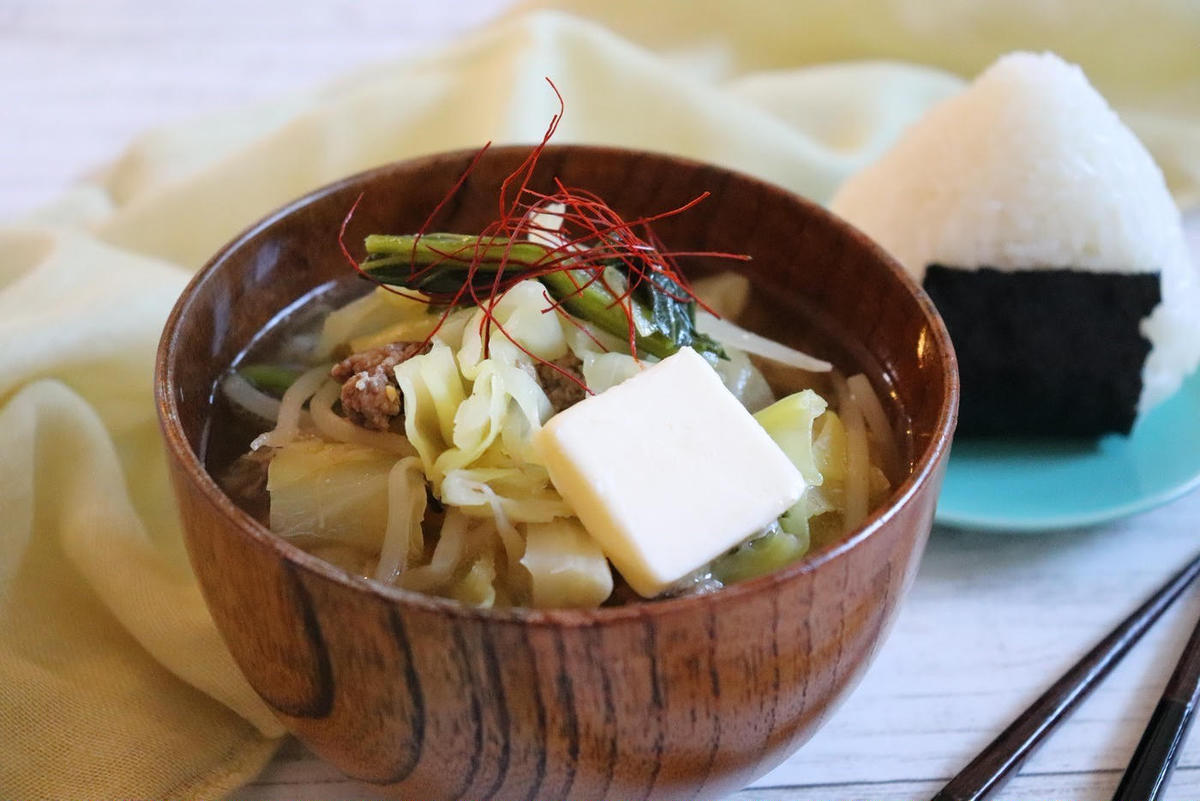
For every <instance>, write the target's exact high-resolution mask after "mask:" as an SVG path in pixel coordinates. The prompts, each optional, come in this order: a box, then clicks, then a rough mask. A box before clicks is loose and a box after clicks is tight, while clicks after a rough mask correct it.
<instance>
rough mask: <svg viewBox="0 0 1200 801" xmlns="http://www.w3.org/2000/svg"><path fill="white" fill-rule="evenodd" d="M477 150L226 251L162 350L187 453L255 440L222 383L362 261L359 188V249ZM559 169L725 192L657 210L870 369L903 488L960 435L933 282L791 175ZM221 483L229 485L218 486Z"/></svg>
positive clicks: (627, 206)
mask: <svg viewBox="0 0 1200 801" xmlns="http://www.w3.org/2000/svg"><path fill="white" fill-rule="evenodd" d="M528 153H529V149H528V148H527V147H507V148H496V149H493V150H491V151H489V152H488V153H487V154H486V155H485V157H484V158H483V159H481V160H480V161H479V162H478V164H477V165H476V166H475V168H474V170H473V171H472V172H471V174H470V175H469V177H468V178H467V179H466V181H465V182H464V183H463V185H462V187H461V189H460V190H459V191H458V192H456V193H454V194H453V196H452V197H451V198H450V199H449V201H448V202H446V203H445V205H444V206H443V207H442V208H441V210H440V211H439V213H438V214H437V216H435V217H434V218H433V220H432V221H431V223H430V225H429V226H428V228H427V230H431V231H434V230H446V231H456V232H466V233H469V232H477V231H479V230H480V229H481V228H482V227H483V226H484V225H485V224H486V223H488V222H490V221H491V220H493V219H495V217H496V216H497V212H498V205H497V187H498V186H499V184H500V182H501V181H502V180H503V178H504V177H505V176H506V175H508V174H509V173H510V172H512V171H513V170H514V169H516V168H517V167H518V166H519V165H520V164H521V162H522V161H523V160H524V159H525V157H526V156H527V155H528ZM474 155H475V154H474V153H473V152H458V153H450V154H442V155H437V156H431V157H427V158H423V159H418V160H415V161H409V162H404V163H399V164H395V165H390V166H387V167H383V168H380V169H377V170H374V171H371V172H368V173H363V174H361V175H358V176H354V177H351V178H348V179H346V180H344V181H342V182H340V183H338V184H335V185H332V186H329V187H326V188H324V189H321V190H318V191H316V192H314V193H312V194H310V195H308V196H306V197H304V198H302V199H300V200H298V201H296V202H295V203H293V204H291V205H289V206H287V207H285V208H283V209H281V210H279V211H277V212H275V213H274V214H272V215H271V216H269V217H268V218H266V219H265V220H264V221H262V222H260V223H259V224H257V225H255V226H253V227H252V228H250V229H249V230H247V231H246V232H245V233H244V234H242V235H241V236H240V237H239V238H237V239H236V240H234V241H233V242H232V243H231V244H230V245H228V246H227V247H226V248H225V249H224V250H222V251H221V252H220V253H218V254H217V255H216V256H215V257H214V258H213V260H212V261H211V262H210V264H209V265H208V266H207V267H206V268H205V269H204V270H203V271H202V272H201V273H200V274H199V275H198V276H197V277H196V279H195V280H194V281H193V283H192V285H191V286H190V287H189V289H188V290H187V291H186V292H185V293H184V296H183V298H182V299H181V301H180V303H179V304H178V306H177V307H176V309H175V311H174V312H173V314H172V317H171V320H170V321H169V322H168V326H167V330H166V333H165V335H164V341H163V347H162V349H161V351H160V361H159V375H158V386H159V393H160V402H161V404H162V406H163V412H164V421H165V424H166V425H167V427H168V429H172V428H175V429H176V430H177V431H178V432H179V433H180V434H181V435H182V439H183V440H186V443H187V445H188V449H189V451H190V453H187V454H181V456H182V457H183V458H184V459H185V460H188V461H191V462H194V463H195V464H196V465H197V466H202V465H205V464H208V465H210V466H215V465H220V464H221V463H222V462H225V461H228V460H229V459H232V458H233V457H234V456H236V455H237V454H238V453H240V452H243V451H244V450H245V448H246V445H247V442H246V441H243V440H239V439H238V438H236V437H229V436H224V435H223V432H224V431H225V430H226V429H227V428H228V426H227V425H226V422H227V421H226V420H224V419H223V414H225V413H226V412H223V411H222V401H221V399H220V398H218V397H216V394H215V393H214V387H215V385H216V382H217V381H218V380H219V379H220V377H221V376H222V374H223V373H224V371H225V370H227V369H228V367H229V366H230V365H231V364H232V363H233V362H234V361H235V359H236V358H237V357H238V355H239V354H241V353H242V352H243V351H244V350H245V349H246V348H247V346H248V345H249V344H250V343H251V342H252V341H253V339H254V337H255V336H256V335H257V334H258V333H259V332H260V331H261V330H262V329H263V328H264V327H265V326H267V325H268V323H270V322H271V321H272V320H273V319H274V318H276V317H277V316H278V315H279V314H280V313H281V312H283V311H284V310H286V309H287V308H288V307H289V306H290V305H291V304H293V303H295V302H296V301H297V299H298V298H301V297H303V296H305V295H306V294H308V293H309V292H310V291H312V290H313V289H315V288H317V287H320V286H322V285H324V284H327V283H328V282H330V281H331V280H334V279H339V278H344V277H345V276H347V275H348V273H349V270H350V268H349V266H348V265H347V263H346V261H345V258H344V257H343V255H342V253H341V251H340V248H339V244H338V232H339V229H340V228H341V226H342V224H343V221H344V220H345V218H346V216H347V214H348V212H349V210H350V209H351V207H352V206H353V205H354V204H355V201H356V200H357V199H358V198H359V196H360V195H362V200H361V203H360V204H359V206H358V208H357V210H356V212H355V214H354V215H353V217H352V219H351V220H350V222H349V225H348V227H347V229H346V240H345V241H346V242H347V243H348V244H349V245H350V247H351V250H352V252H355V250H356V248H357V246H358V245H359V243H361V242H362V239H363V237H364V236H365V235H367V234H369V233H382V232H386V233H407V232H412V231H416V230H418V229H419V228H421V226H422V225H423V224H424V223H425V222H426V219H427V218H428V217H429V215H430V212H431V211H432V210H433V209H434V208H435V207H436V206H437V205H438V204H439V203H440V202H441V201H442V200H443V199H444V198H445V197H446V196H447V193H448V192H449V191H450V189H451V187H452V186H453V185H454V183H455V181H456V180H457V179H458V178H459V176H460V175H462V174H463V172H464V171H465V170H466V169H467V167H468V165H469V164H470V162H471V160H472V158H473V157H474ZM555 177H557V178H559V179H560V180H562V181H563V183H565V184H566V185H568V186H576V187H583V188H586V189H588V190H590V191H592V192H595V193H596V194H598V195H600V196H601V197H603V198H604V199H605V201H606V202H608V204H609V205H611V206H612V207H613V208H614V209H616V210H617V211H618V212H620V213H621V214H622V215H623V216H624V217H625V219H627V220H628V219H636V218H638V217H642V216H647V215H653V214H658V213H661V212H663V211H666V210H670V209H674V208H677V207H679V206H682V205H684V204H685V203H688V202H689V201H691V200H693V199H694V198H695V197H696V196H697V195H699V194H701V193H703V192H709V193H711V195H710V196H709V197H708V198H707V199H705V200H704V201H703V202H701V203H700V204H699V205H697V206H696V207H695V208H692V209H689V210H688V211H686V212H684V213H682V214H679V215H676V216H671V217H668V218H665V219H663V220H661V221H658V222H656V223H655V225H654V228H655V231H656V232H657V233H658V234H659V235H660V236H661V238H662V239H663V241H664V242H665V243H666V244H667V246H668V247H670V248H672V249H677V250H688V251H713V252H727V253H738V254H747V255H749V256H750V257H751V260H750V261H749V262H745V263H731V262H717V261H714V260H705V259H690V260H685V261H684V262H683V263H682V266H683V269H684V270H685V272H686V273H687V274H688V275H689V276H690V277H696V276H701V275H703V274H705V273H708V272H712V271H715V270H723V269H738V270H739V271H741V272H744V273H745V274H746V275H747V276H748V277H749V278H750V279H751V283H752V287H753V299H752V303H751V304H750V306H749V312H748V314H747V316H746V318H744V319H743V321H742V324H743V325H746V326H747V327H750V328H752V329H754V330H756V331H758V332H759V333H762V334H765V335H767V336H770V337H772V338H775V339H778V340H780V341H783V342H786V343H788V344H792V345H794V346H797V347H800V348H802V349H804V350H806V351H808V352H810V353H813V354H814V355H817V356H819V357H822V358H826V359H828V360H830V361H832V362H833V363H834V364H835V365H837V366H838V367H839V368H840V369H842V370H843V372H845V373H847V374H849V373H853V372H860V371H861V372H866V373H867V374H868V375H869V376H870V377H871V379H872V381H873V383H874V384H875V386H876V388H877V390H879V391H880V394H881V396H882V398H883V400H884V402H885V405H886V406H887V408H888V411H889V413H890V414H891V417H892V421H893V424H894V429H895V433H896V439H897V443H898V444H899V446H900V447H901V453H904V454H907V455H908V466H909V475H908V476H907V480H905V481H902V482H901V483H900V485H899V486H898V487H897V488H896V489H895V491H894V493H893V502H894V501H895V500H896V499H898V498H900V497H901V496H903V495H904V494H905V493H906V491H907V490H908V489H909V488H911V486H912V485H913V483H914V482H915V481H916V480H917V478H918V477H919V476H920V475H921V474H922V471H923V470H926V469H928V466H929V465H930V464H931V463H932V458H933V454H934V451H939V452H940V449H941V448H943V447H945V445H946V443H947V441H948V437H949V432H950V429H951V428H952V425H953V414H954V408H955V403H956V397H957V376H956V373H955V369H954V361H953V351H952V349H951V346H950V344H949V339H948V337H947V335H946V332H945V329H944V327H943V326H942V324H941V321H940V319H939V318H938V317H937V314H936V312H935V311H934V310H933V308H932V305H931V304H930V303H929V301H928V299H927V298H925V296H924V294H923V293H922V292H921V290H920V289H919V288H917V287H916V286H915V284H913V283H912V281H911V280H910V279H909V278H908V277H907V276H906V275H905V273H904V272H903V270H902V269H901V268H900V267H899V266H898V265H897V264H895V263H894V262H893V261H892V260H891V259H890V258H889V257H887V256H886V255H885V254H884V253H883V252H882V251H881V250H880V249H879V248H877V247H876V246H875V245H874V244H873V243H871V242H870V241H869V240H867V239H866V237H864V236H863V235H862V234H860V233H858V232H857V231H855V230H854V229H853V228H851V227H850V226H848V225H846V224H845V223H843V222H841V221H840V220H838V219H837V218H835V217H833V216H832V215H831V214H829V213H828V212H826V211H824V210H823V209H821V208H820V207H818V206H816V205H814V204H811V203H809V202H807V201H804V200H803V199H801V198H798V197H796V196H795V195H792V194H790V193H788V192H786V191H784V190H782V189H780V188H777V187H774V186H772V185H770V184H766V183H764V182H761V181H758V180H755V179H752V178H749V177H746V176H743V175H739V174H735V173H731V172H728V171H725V170H722V169H720V168H717V167H713V166H709V165H704V164H699V163H695V162H690V161H686V160H682V159H677V158H673V157H668V156H662V155H657V154H649V153H638V152H631V151H624V150H617V149H604V148H589V147H573V146H562V147H550V148H548V149H547V150H546V151H545V152H544V153H543V154H542V156H541V158H540V160H539V162H538V165H537V169H536V170H535V173H534V177H533V181H532V184H531V186H532V187H534V188H538V189H549V188H551V187H552V185H553V184H552V181H553V179H554V178H555ZM356 255H357V254H356ZM168 439H169V440H170V437H168ZM210 483H211V482H210ZM211 489H212V490H213V491H217V492H219V490H216V487H215V484H214V485H213V486H212V487H211ZM885 511H886V509H881V510H877V511H876V512H875V515H874V516H875V517H879V516H880V515H881V514H883V513H884V512H885ZM814 556H815V554H812V555H810V556H809V557H808V559H810V560H811V559H812V558H813V557H814Z"/></svg>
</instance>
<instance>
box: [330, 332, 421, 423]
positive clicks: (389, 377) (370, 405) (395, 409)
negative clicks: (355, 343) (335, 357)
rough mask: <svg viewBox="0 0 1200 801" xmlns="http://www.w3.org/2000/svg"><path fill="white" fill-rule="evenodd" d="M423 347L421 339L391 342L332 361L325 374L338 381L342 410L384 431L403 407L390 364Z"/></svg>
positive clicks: (361, 421) (356, 420)
mask: <svg viewBox="0 0 1200 801" xmlns="http://www.w3.org/2000/svg"><path fill="white" fill-rule="evenodd" d="M427 349H428V346H427V345H426V344H425V343H422V342H393V343H391V344H388V345H380V346H379V347H377V348H371V349H370V350H364V351H362V352H361V353H353V354H351V355H350V356H348V357H347V358H345V359H343V360H342V361H340V362H338V363H337V364H335V365H334V366H333V369H332V370H330V371H329V374H330V375H331V376H333V377H334V379H336V380H338V381H341V382H342V413H343V414H345V415H346V416H347V417H349V418H350V419H351V420H353V421H354V422H355V423H358V424H359V425H361V426H363V427H365V428H373V429H376V430H377V431H386V430H387V429H388V428H389V427H390V426H391V423H392V419H393V418H395V417H397V416H399V414H400V413H401V411H403V406H402V404H401V399H400V388H399V387H398V386H397V385H396V375H395V373H394V372H393V368H395V366H396V365H398V364H400V363H401V362H404V361H407V360H408V359H411V358H412V357H413V356H416V355H418V354H421V353H424V352H425V351H426V350H427Z"/></svg>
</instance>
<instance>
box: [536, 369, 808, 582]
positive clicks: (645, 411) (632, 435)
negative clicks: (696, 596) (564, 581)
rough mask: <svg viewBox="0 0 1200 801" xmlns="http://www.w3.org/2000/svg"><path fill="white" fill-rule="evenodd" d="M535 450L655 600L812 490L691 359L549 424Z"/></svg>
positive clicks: (621, 565)
mask: <svg viewBox="0 0 1200 801" xmlns="http://www.w3.org/2000/svg"><path fill="white" fill-rule="evenodd" d="M534 447H535V448H536V449H537V453H538V455H539V456H540V458H541V460H542V462H543V463H544V464H545V465H546V469H547V470H548V471H549V473H550V480H551V481H552V482H553V483H554V486H555V488H556V489H557V490H558V492H559V493H560V494H561V495H562V496H563V498H564V499H565V500H566V501H567V503H569V504H570V505H571V507H572V508H573V509H574V510H575V513H576V514H577V515H578V516H579V519H580V521H581V522H582V523H583V525H584V527H585V528H587V530H588V533H589V534H591V535H592V537H593V538H594V539H595V540H596V542H598V543H599V544H600V547H601V548H602V549H603V550H604V554H605V555H606V556H607V557H608V558H609V560H611V561H612V563H613V565H615V566H616V568H617V570H619V571H620V572H621V575H622V576H624V577H625V580H626V581H627V582H629V586H631V587H632V588H633V589H634V591H636V592H637V593H638V594H639V595H641V596H643V597H645V598H649V597H652V596H654V595H658V594H659V593H661V592H662V591H663V590H665V589H667V588H668V587H670V586H671V585H672V584H674V583H675V582H677V581H679V580H680V579H681V578H683V577H684V576H687V575H688V574H690V573H692V572H694V571H696V570H697V569H699V568H701V567H703V566H704V565H705V564H707V563H708V562H711V561H712V560H713V559H715V558H716V557H717V556H719V555H721V554H722V553H724V552H725V551H727V550H729V549H730V548H732V547H734V546H735V545H738V544H739V543H741V542H742V541H743V540H745V539H746V538H747V537H749V536H750V535H752V534H754V533H755V532H756V531H758V530H760V529H762V528H763V527H764V526H766V525H768V524H769V523H770V522H771V521H773V520H774V519H775V518H777V517H778V516H779V515H780V514H782V513H783V512H784V511H786V510H787V509H789V508H790V507H791V506H792V504H794V503H795V502H796V501H797V500H799V498H800V495H801V493H803V491H804V487H805V483H804V479H803V477H801V475H800V472H799V471H798V470H797V469H796V467H795V466H794V465H793V464H792V463H791V461H790V460H789V459H788V458H787V456H786V455H785V454H784V453H783V451H782V450H780V448H779V446H778V445H776V444H775V443H774V441H772V440H771V438H770V436H768V435H767V432H766V431H764V430H763V428H762V426H760V425H759V424H758V423H757V422H756V421H755V419H754V418H753V417H752V416H751V415H750V413H749V412H748V411H746V409H745V408H744V407H743V406H742V405H741V403H739V402H738V400H737V398H735V397H734V396H733V395H732V394H730V392H729V390H728V389H726V388H725V385H724V384H722V383H721V379H720V378H719V377H718V376H717V374H716V372H715V371H714V370H713V369H712V367H711V366H710V365H709V364H708V362H706V361H705V360H704V358H703V357H701V356H700V355H699V354H697V353H696V352H695V351H694V350H692V349H691V348H683V349H681V350H680V351H679V352H678V353H676V354H674V355H672V356H670V357H668V358H666V359H664V360H663V361H661V362H659V363H658V364H655V365H653V366H651V367H649V368H647V369H645V370H643V371H642V372H640V373H638V374H637V375H635V376H633V377H632V378H630V379H627V380H626V381H624V382H623V383H621V384H618V385H617V386H615V387H613V388H611V389H609V390H607V391H606V392H602V393H600V394H599V395H595V396H593V397H590V398H587V399H586V400H583V401H580V402H579V403H577V404H575V405H574V406H571V407H570V408H568V409H566V410H564V411H562V412H560V413H559V414H557V415H555V416H554V417H552V418H550V420H549V421H548V422H547V423H546V425H545V426H544V427H543V428H542V429H541V431H539V432H538V434H537V435H536V437H535V438H534Z"/></svg>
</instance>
